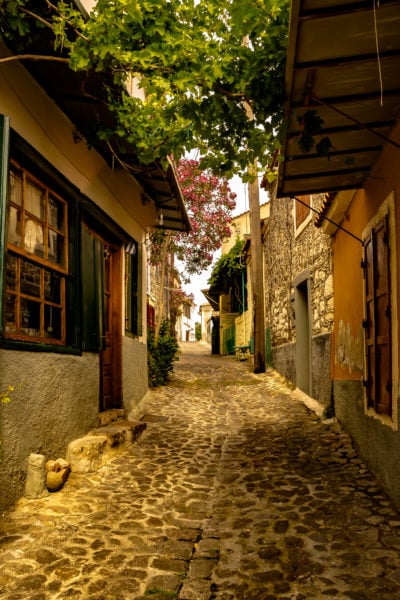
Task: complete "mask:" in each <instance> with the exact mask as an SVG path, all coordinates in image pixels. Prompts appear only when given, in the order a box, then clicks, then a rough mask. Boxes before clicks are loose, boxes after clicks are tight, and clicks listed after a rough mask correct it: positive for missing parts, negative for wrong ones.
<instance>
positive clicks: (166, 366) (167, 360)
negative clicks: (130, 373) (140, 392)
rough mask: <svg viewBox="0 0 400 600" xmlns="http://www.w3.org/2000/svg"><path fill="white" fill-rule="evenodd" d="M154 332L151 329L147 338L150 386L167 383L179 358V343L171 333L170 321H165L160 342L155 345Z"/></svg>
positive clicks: (159, 338)
mask: <svg viewBox="0 0 400 600" xmlns="http://www.w3.org/2000/svg"><path fill="white" fill-rule="evenodd" d="M154 342H155V340H154V332H153V331H149V333H148V338H147V365H148V371H149V386H150V387H157V386H159V385H165V384H166V383H167V381H168V378H169V375H170V373H171V372H172V371H173V368H174V362H175V361H176V360H178V350H179V344H178V342H177V340H176V337H175V335H174V334H173V333H171V329H170V324H169V322H168V321H163V322H162V325H161V328H160V334H159V337H158V344H157V346H156V345H155V343H154Z"/></svg>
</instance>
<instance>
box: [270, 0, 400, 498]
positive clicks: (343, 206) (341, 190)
mask: <svg viewBox="0 0 400 600" xmlns="http://www.w3.org/2000/svg"><path fill="white" fill-rule="evenodd" d="M399 27H400V4H399V3H398V2H384V3H380V4H375V3H372V4H369V3H362V2H356V3H353V4H350V5H348V4H343V3H342V2H339V1H337V0H317V1H316V2H313V3H309V2H308V0H293V1H292V13H291V23H290V35H289V45H288V61H287V65H288V67H287V83H288V87H287V95H288V103H287V107H286V108H287V114H288V128H287V138H286V142H285V150H284V160H283V162H282V165H281V169H280V174H279V185H278V196H280V197H282V198H284V197H288V196H291V197H298V196H300V197H301V196H304V195H305V194H312V195H314V194H318V193H326V194H327V195H326V198H325V201H324V202H323V203H322V205H320V206H319V208H320V211H319V212H320V215H319V216H318V218H317V224H318V225H319V226H320V227H321V229H322V231H323V232H324V233H325V234H326V235H327V236H330V237H327V239H328V240H329V239H331V242H332V252H333V254H332V257H333V298H334V320H333V337H332V347H331V348H332V349H331V361H330V368H331V373H332V380H333V386H332V397H333V403H334V409H335V414H336V416H337V418H338V419H339V420H340V422H341V423H342V424H343V426H344V427H345V428H346V429H347V431H348V432H349V433H350V434H351V436H352V437H353V439H354V441H355V443H356V445H357V446H358V448H359V450H360V453H361V455H362V456H363V458H364V460H365V461H366V462H367V463H368V465H369V467H370V468H371V469H372V471H373V472H374V473H375V475H376V476H377V477H378V479H379V480H380V482H381V483H382V485H383V486H384V488H385V490H386V492H387V493H388V495H389V496H390V497H391V499H392V500H393V502H394V503H395V505H396V506H397V508H400V463H399V460H398V457H399V454H400V420H399V419H400V411H399V390H400V388H399V366H400V353H399V339H400V337H399V336H400V333H399V326H398V323H399V320H400V302H399V281H398V280H399V275H398V273H399V269H398V264H399V256H400V236H399V231H398V227H399V214H400V213H399V211H400V206H399V195H400V171H399V167H398V165H399V156H400V152H399V149H400V125H399V122H398V117H399V107H400V87H399V85H398V82H399V75H398V74H399V71H400V36H399ZM378 72H379V73H380V76H379V75H378ZM307 111H314V112H312V113H311V115H310V113H308V116H309V117H310V116H311V118H313V116H315V115H318V117H319V118H321V119H322V125H321V128H320V131H319V133H318V135H317V136H316V142H317V143H318V142H319V141H321V140H322V139H324V138H325V147H326V138H328V139H329V140H330V142H331V144H332V145H331V147H330V151H329V159H328V158H326V157H323V156H321V153H318V152H317V151H316V149H315V148H313V149H312V150H311V151H310V152H308V153H304V152H302V151H301V149H300V148H299V146H298V144H297V143H296V139H297V140H298V139H299V136H300V131H299V117H300V121H301V116H302V115H303V116H304V115H305V114H306V113H307ZM303 122H304V121H303ZM329 292H330V286H329Z"/></svg>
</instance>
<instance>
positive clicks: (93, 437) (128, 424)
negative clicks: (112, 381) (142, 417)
mask: <svg viewBox="0 0 400 600" xmlns="http://www.w3.org/2000/svg"><path fill="white" fill-rule="evenodd" d="M114 414H115V413H114ZM107 421H108V419H105V422H107ZM146 427H147V424H146V423H145V422H143V421H130V420H126V419H119V420H111V421H109V424H107V425H101V426H100V427H97V428H96V429H93V430H92V431H89V432H88V434H87V435H85V436H84V437H81V438H78V439H76V440H73V441H72V442H70V443H69V445H68V448H67V456H66V459H67V461H68V463H69V465H70V469H71V472H73V473H91V472H93V471H97V469H99V468H100V467H102V466H103V465H105V464H107V463H109V462H110V460H111V459H112V458H113V457H114V456H115V455H116V454H118V453H119V452H121V451H122V450H123V449H124V448H126V446H127V445H129V444H132V443H134V442H136V440H137V439H138V437H139V436H140V434H141V433H142V432H143V431H144V430H145V429H146Z"/></svg>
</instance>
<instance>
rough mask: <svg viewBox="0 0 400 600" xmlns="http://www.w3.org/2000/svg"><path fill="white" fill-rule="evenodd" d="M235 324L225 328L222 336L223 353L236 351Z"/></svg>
mask: <svg viewBox="0 0 400 600" xmlns="http://www.w3.org/2000/svg"><path fill="white" fill-rule="evenodd" d="M235 329H236V328H235V325H232V327H228V328H227V329H224V331H223V336H222V354H234V353H235Z"/></svg>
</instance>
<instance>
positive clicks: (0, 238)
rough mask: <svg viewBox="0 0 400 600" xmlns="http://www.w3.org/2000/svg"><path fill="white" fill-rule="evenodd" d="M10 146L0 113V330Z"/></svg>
mask: <svg viewBox="0 0 400 600" xmlns="http://www.w3.org/2000/svg"><path fill="white" fill-rule="evenodd" d="M9 147H10V119H9V118H8V117H5V116H4V115H0V290H1V294H0V331H2V330H3V290H4V287H3V286H4V268H5V257H6V252H5V249H6V245H7V244H6V242H7V239H6V214H7V183H8V161H9Z"/></svg>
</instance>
